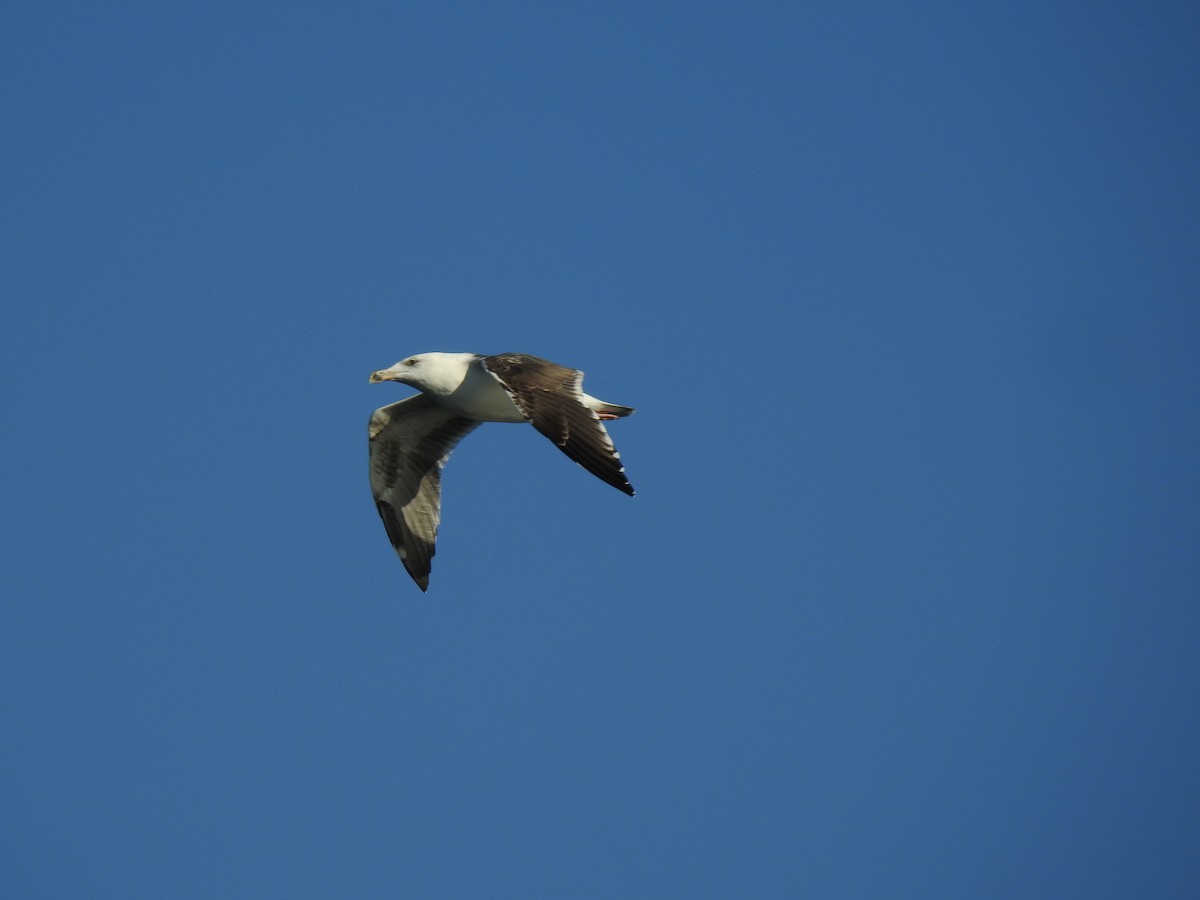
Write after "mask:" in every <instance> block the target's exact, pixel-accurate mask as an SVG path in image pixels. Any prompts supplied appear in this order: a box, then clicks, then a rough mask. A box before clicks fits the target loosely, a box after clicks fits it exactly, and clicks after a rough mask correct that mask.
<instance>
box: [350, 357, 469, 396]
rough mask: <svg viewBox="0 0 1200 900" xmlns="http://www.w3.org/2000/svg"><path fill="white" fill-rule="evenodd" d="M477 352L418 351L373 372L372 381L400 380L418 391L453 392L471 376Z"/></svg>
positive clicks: (373, 382) (372, 382) (374, 382)
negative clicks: (392, 364) (468, 375)
mask: <svg viewBox="0 0 1200 900" xmlns="http://www.w3.org/2000/svg"><path fill="white" fill-rule="evenodd" d="M474 358H475V354H473V353H418V354H417V355H416V356H410V357H408V358H407V359H402V360H400V362H398V363H396V364H395V365H394V366H391V367H390V368H387V369H380V370H379V371H377V372H372V373H371V384H376V383H378V382H380V381H399V382H400V383H401V384H407V385H410V386H412V387H415V388H416V389H417V390H421V391H430V392H432V393H435V394H449V393H451V392H452V391H454V390H455V389H456V388H457V387H458V386H459V385H460V384H462V381H463V379H464V378H465V377H466V375H467V366H468V364H469V363H470V362H471V360H473V359H474Z"/></svg>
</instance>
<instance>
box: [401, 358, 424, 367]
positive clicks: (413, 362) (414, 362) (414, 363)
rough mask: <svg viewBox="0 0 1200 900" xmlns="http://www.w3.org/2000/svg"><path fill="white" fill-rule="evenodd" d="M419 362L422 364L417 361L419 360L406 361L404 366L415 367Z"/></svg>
mask: <svg viewBox="0 0 1200 900" xmlns="http://www.w3.org/2000/svg"><path fill="white" fill-rule="evenodd" d="M418 362H420V360H417V359H406V360H405V361H404V364H405V365H406V366H415V365H416V364H417V363H418Z"/></svg>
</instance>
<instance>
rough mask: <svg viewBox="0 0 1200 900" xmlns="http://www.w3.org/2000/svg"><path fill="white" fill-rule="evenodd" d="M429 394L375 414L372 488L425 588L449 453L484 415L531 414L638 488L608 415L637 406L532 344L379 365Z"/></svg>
mask: <svg viewBox="0 0 1200 900" xmlns="http://www.w3.org/2000/svg"><path fill="white" fill-rule="evenodd" d="M380 381H398V382H400V383H402V384H407V385H409V386H411V387H415V388H417V389H418V390H419V391H420V392H421V393H419V394H417V395H416V396H414V397H409V398H408V399H407V400H401V401H400V402H399V403H393V404H391V405H389V406H384V407H381V408H380V409H377V410H375V412H374V413H372V414H371V422H370V426H369V429H368V432H369V437H370V448H371V456H370V467H371V493H372V494H374V496H375V507H376V509H378V510H379V515H380V518H382V519H383V524H384V527H386V528H387V533H388V537H389V538H390V539H391V542H392V546H393V547H395V548H396V553H397V554H398V555H399V556H400V561H401V562H403V563H404V568H405V569H407V570H408V574H409V575H411V576H412V578H413V581H415V582H416V583H417V586H418V587H420V588H421V590H422V591H425V590H428V588H429V573H430V568H431V566H430V562H431V560H432V558H433V554H434V544H435V542H436V540H437V530H438V523H439V521H440V520H441V493H442V487H441V475H442V468H443V467H444V466H445V465H446V460H447V459H449V457H450V452H451V451H452V450H453V449H454V447H455V446H456V445H457V444H458V442H459V441H461V440H462V439H463V438H464V437H466V436H467V435H468V434H470V433H471V432H472V431H474V430H475V429H476V428H477V427H478V426H479V425H480V424H482V423H484V422H527V423H529V424H531V425H532V426H533V427H534V428H536V429H537V430H538V431H540V432H541V433H542V434H544V435H545V436H546V437H548V438H550V440H552V441H553V442H554V443H555V445H556V446H557V447H558V448H559V449H560V450H562V452H563V453H565V454H566V455H567V456H569V457H570V458H571V459H573V460H575V462H577V463H579V464H580V465H581V466H583V467H584V468H585V469H587V470H588V471H589V472H591V473H592V474H593V475H595V476H596V477H597V478H599V479H600V480H601V481H604V482H606V483H607V484H611V485H612V486H613V487H615V488H616V489H617V490H619V491H624V492H625V493H626V494H629V496H631V497H632V496H633V486H632V485H630V483H629V479H628V478H626V477H625V468H624V467H623V466H622V465H621V456H620V454H619V453H617V450H616V448H615V447H614V446H613V442H612V440H611V438H609V436H608V432H607V431H606V430H605V428H604V425H603V422H605V421H609V420H612V419H619V418H623V417H624V416H628V415H630V414H631V413H632V412H633V409H632V408H630V407H628V406H618V405H616V404H615V403H605V402H604V401H603V400H597V399H596V398H595V397H592V396H590V395H589V394H585V393H583V387H582V386H583V372H581V371H579V370H578V369H571V368H568V367H566V366H560V365H559V364H558V363H553V362H550V361H549V360H547V359H541V358H540V357H537V356H530V355H529V354H527V353H501V354H498V355H496V356H483V355H481V354H478V353H420V354H417V355H416V356H410V357H408V358H407V359H402V360H400V362H398V363H396V364H395V365H394V366H391V367H390V368H387V369H380V370H379V371H377V372H372V373H371V383H372V384H374V383H377V382H380Z"/></svg>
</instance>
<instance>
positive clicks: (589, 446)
mask: <svg viewBox="0 0 1200 900" xmlns="http://www.w3.org/2000/svg"><path fill="white" fill-rule="evenodd" d="M482 362H483V367H484V368H485V369H486V370H487V371H488V372H490V373H491V375H492V377H494V378H495V379H496V380H497V381H499V382H500V384H502V385H503V386H504V389H505V390H506V391H508V395H509V396H510V397H512V399H513V402H514V403H516V404H517V407H518V408H519V409H520V410H521V412H522V413H524V414H525V417H526V418H528V419H529V421H530V424H532V425H533V427H534V428H536V429H537V430H538V431H540V432H541V433H542V434H544V435H545V436H546V437H548V438H550V440H552V441H554V444H555V446H557V447H558V449H560V450H561V451H562V452H563V453H565V454H567V456H569V457H571V459H573V460H575V462H577V463H579V464H580V465H581V466H583V467H584V468H585V469H587V470H588V471H589V472H591V473H592V474H593V475H595V476H596V477H597V478H599V479H600V480H601V481H603V482H606V483H607V484H611V485H612V486H613V487H615V488H616V489H617V490H619V491H624V492H625V493H626V494H629V495H630V496H631V497H632V496H633V486H632V485H631V484H630V483H629V479H628V478H626V477H625V468H624V466H622V465H621V454H619V453H618V452H617V448H616V447H614V446H613V442H612V438H610V437H609V436H608V431H607V430H606V429H605V428H604V426H603V425H602V424H601V423H600V417H599V416H597V415H596V413H595V412H594V411H593V410H592V409H591V408H590V407H588V406H586V405H584V402H583V373H582V372H580V371H579V370H578V369H568V368H567V367H566V366H560V365H558V364H557V363H552V362H550V361H549V360H547V359H541V358H540V357H537V356H529V355H527V354H524V353H502V354H500V355H498V356H485V357H484V358H483V360H482Z"/></svg>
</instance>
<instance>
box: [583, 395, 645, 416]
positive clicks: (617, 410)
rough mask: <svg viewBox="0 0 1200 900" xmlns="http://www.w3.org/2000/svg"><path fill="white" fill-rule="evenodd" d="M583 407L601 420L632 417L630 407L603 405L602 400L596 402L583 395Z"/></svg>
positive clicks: (611, 404)
mask: <svg viewBox="0 0 1200 900" xmlns="http://www.w3.org/2000/svg"><path fill="white" fill-rule="evenodd" d="M582 399H583V404H584V406H586V407H588V409H591V410H592V411H594V412H595V413H596V414H597V415H599V416H600V418H602V419H623V418H625V417H626V416H632V415H633V407H632V406H618V405H617V404H615V403H605V402H604V401H603V400H597V399H596V398H595V397H593V396H591V395H589V394H584V395H583V397H582Z"/></svg>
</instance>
